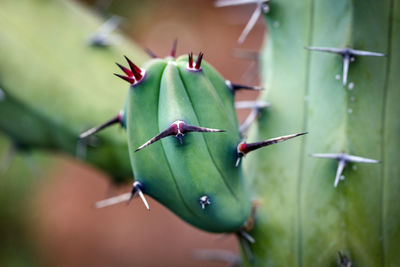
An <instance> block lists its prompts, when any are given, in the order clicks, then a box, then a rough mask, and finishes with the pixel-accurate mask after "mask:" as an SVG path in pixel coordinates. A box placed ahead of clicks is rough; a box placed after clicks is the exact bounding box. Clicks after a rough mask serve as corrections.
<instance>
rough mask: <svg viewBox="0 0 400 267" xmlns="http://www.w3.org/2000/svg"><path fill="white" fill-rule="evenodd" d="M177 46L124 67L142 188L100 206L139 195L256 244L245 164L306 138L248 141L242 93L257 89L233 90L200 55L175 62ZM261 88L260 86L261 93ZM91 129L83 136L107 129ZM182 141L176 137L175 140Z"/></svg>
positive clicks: (127, 119) (127, 114)
mask: <svg viewBox="0 0 400 267" xmlns="http://www.w3.org/2000/svg"><path fill="white" fill-rule="evenodd" d="M175 54H176V42H175V43H174V45H173V48H172V50H171V53H170V55H169V56H168V57H166V58H164V59H160V58H155V59H152V60H150V61H149V62H147V63H146V64H145V65H144V66H143V67H142V68H139V67H138V66H136V65H135V64H134V63H133V62H132V61H130V60H129V59H128V58H126V59H127V61H128V64H129V67H130V68H126V67H124V66H122V65H120V64H117V65H118V67H119V68H120V69H121V70H122V71H123V72H124V74H125V76H124V75H119V74H116V75H117V76H118V77H120V78H122V79H123V80H125V81H127V82H128V83H129V84H130V87H129V92H128V97H127V101H126V105H125V108H124V112H123V116H122V118H121V117H120V116H117V117H116V118H119V119H112V120H110V121H112V122H114V123H117V122H121V121H123V122H124V123H123V126H124V127H125V128H126V130H127V133H128V148H129V155H130V159H131V164H132V169H133V173H134V178H135V182H134V183H133V189H132V192H131V193H126V194H123V195H120V196H116V197H113V198H110V199H106V200H103V201H100V202H98V203H97V207H105V206H108V205H112V204H116V203H118V202H121V201H126V200H130V199H131V198H132V196H134V195H136V194H138V195H139V196H140V197H141V198H142V200H143V202H144V203H145V205H146V207H147V208H148V209H149V206H148V203H147V201H146V199H145V197H144V193H145V194H148V195H150V196H152V197H153V198H154V199H156V200H158V201H159V202H160V203H162V204H163V205H165V206H166V207H167V208H169V209H170V210H171V211H173V212H174V213H175V214H177V215H178V216H179V217H181V218H182V219H183V220H185V221H187V222H188V223H190V224H192V225H194V226H196V227H198V228H200V229H203V230H206V231H210V232H228V233H230V232H234V233H238V235H239V236H240V237H242V238H244V240H246V241H248V242H253V241H254V240H253V238H251V237H250V236H249V235H248V234H247V233H246V232H245V230H248V229H249V228H251V221H252V217H251V216H250V215H251V210H252V208H251V198H250V196H249V194H248V189H247V187H246V186H245V185H244V181H243V180H244V179H243V173H242V169H241V166H240V160H241V158H242V157H243V156H244V155H246V154H247V153H249V152H251V151H253V150H256V149H258V148H261V147H265V146H268V145H271V144H275V143H277V142H281V141H285V140H288V139H290V138H293V137H296V136H299V135H302V134H304V133H299V134H292V135H288V136H281V137H278V138H273V139H268V140H264V141H261V142H256V143H247V142H245V141H242V139H241V134H240V132H239V127H238V123H237V120H236V113H235V106H234V94H235V91H236V90H239V89H254V88H252V87H248V86H241V85H238V84H233V83H231V82H230V81H226V80H225V79H223V78H222V77H221V76H220V75H219V73H218V72H217V71H216V70H215V69H214V68H213V67H211V65H209V64H208V63H207V62H205V61H204V60H203V54H202V53H200V54H199V56H198V57H197V58H196V57H194V56H193V53H190V54H189V55H184V56H181V57H178V58H175ZM255 89H258V88H255ZM110 121H108V122H106V123H105V124H104V125H101V126H99V127H96V128H93V129H90V130H88V131H87V132H85V133H83V134H82V135H81V136H82V137H87V136H88V135H89V134H92V133H95V132H97V131H98V130H99V129H104V128H105V126H109V125H110ZM172 137H175V138H172Z"/></svg>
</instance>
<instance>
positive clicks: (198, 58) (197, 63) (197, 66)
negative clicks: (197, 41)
mask: <svg viewBox="0 0 400 267" xmlns="http://www.w3.org/2000/svg"><path fill="white" fill-rule="evenodd" d="M202 60H203V53H202V52H200V53H199V56H198V57H197V60H196V65H195V66H194V68H195V69H196V70H200V68H201V61H202Z"/></svg>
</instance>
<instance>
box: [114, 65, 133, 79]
mask: <svg viewBox="0 0 400 267" xmlns="http://www.w3.org/2000/svg"><path fill="white" fill-rule="evenodd" d="M115 64H117V66H118V67H119V68H120V69H121V70H122V71H123V72H124V73H125V74H126V75H128V77H132V76H133V73H132V71H131V70H130V69H128V68H125V67H124V66H122V65H120V64H118V63H115Z"/></svg>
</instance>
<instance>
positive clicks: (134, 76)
mask: <svg viewBox="0 0 400 267" xmlns="http://www.w3.org/2000/svg"><path fill="white" fill-rule="evenodd" d="M176 47H177V42H176V40H175V41H174V44H173V46H172V49H171V52H170V56H171V57H175V55H176ZM148 51H150V50H148ZM151 55H152V57H154V58H156V57H157V56H156V55H155V54H154V53H152V52H151ZM203 56H204V54H203V53H202V52H200V53H199V55H198V57H197V59H196V61H195V62H194V60H193V53H192V52H191V53H189V55H188V63H187V70H188V71H193V72H198V71H201V70H202V69H201V63H202V59H203ZM125 59H126V60H127V62H128V64H129V67H130V69H128V68H126V67H124V66H122V65H120V64H118V63H116V64H117V66H118V67H119V68H120V69H121V70H122V71H123V72H124V73H125V75H126V76H123V75H119V74H115V75H116V76H118V77H120V78H122V79H123V80H125V81H127V82H128V83H129V84H131V85H136V84H137V83H140V82H142V81H144V80H145V70H142V69H140V68H139V67H138V66H136V65H135V64H134V63H133V62H132V61H131V60H130V59H128V58H127V57H126V56H125ZM226 85H227V87H228V89H229V90H231V91H232V92H235V91H237V90H241V89H247V90H262V88H261V87H253V86H246V85H240V84H234V83H232V82H230V81H229V80H226ZM236 106H237V108H251V109H252V111H253V112H252V113H251V114H250V116H249V118H248V119H247V120H246V122H245V124H246V127H241V128H240V130H244V128H246V129H247V127H248V125H247V124H250V123H251V121H253V120H254V119H255V118H256V117H257V115H258V113H259V112H260V111H261V110H262V109H264V108H265V107H267V106H268V103H264V102H260V101H247V102H246V103H244V102H243V103H238V104H237V105H236ZM253 113H254V114H253ZM250 117H251V118H250ZM250 119H251V120H250ZM116 123H120V124H121V125H122V124H123V112H122V111H121V112H120V113H119V114H118V115H117V116H116V117H115V118H112V119H111V120H109V121H107V122H106V123H104V124H102V125H100V126H98V127H94V128H92V129H89V130H88V131H86V132H84V133H83V134H81V135H80V138H86V137H88V136H90V135H92V134H95V133H97V132H99V131H100V130H102V129H104V128H106V127H108V126H111V125H113V124H116ZM242 126H244V125H242ZM191 132H203V133H207V132H214V133H215V132H224V130H221V129H213V128H206V127H201V126H194V125H190V124H187V123H186V122H184V121H183V120H177V121H175V122H173V123H172V124H171V125H170V126H169V127H168V128H167V129H165V130H163V131H162V132H160V133H159V134H157V135H155V136H154V137H153V138H151V139H149V140H148V141H147V142H145V143H144V144H143V145H141V146H139V147H138V148H137V149H136V150H135V152H137V151H139V150H141V149H143V148H145V147H147V146H149V145H151V144H153V143H154V142H157V141H159V140H161V139H163V138H166V137H168V136H174V137H175V138H176V139H177V140H178V141H179V143H180V144H182V143H183V138H184V136H185V135H186V134H188V133H191ZM241 133H243V132H242V131H241ZM303 134H305V133H298V134H293V135H287V136H281V137H277V138H272V139H268V140H264V141H261V142H255V143H246V142H245V141H243V142H241V143H239V144H238V145H237V147H236V151H237V162H236V167H238V165H239V163H240V160H241V159H242V157H243V156H245V155H246V154H247V153H249V152H251V151H254V150H256V149H259V148H262V147H265V146H268V145H272V144H275V143H277V142H281V141H285V140H288V139H291V138H294V137H297V136H300V135H303ZM142 187H143V186H142V184H141V183H140V182H138V181H137V182H135V183H134V185H133V189H132V192H131V193H130V194H124V195H121V196H118V197H114V198H110V199H108V200H104V201H100V202H98V204H97V205H96V207H105V206H109V205H113V204H116V203H119V202H122V201H126V200H130V199H131V198H132V196H133V195H136V194H138V195H139V196H140V197H141V198H142V200H143V202H144V203H145V205H146V207H147V208H148V203H147V201H146V200H145V198H144V195H143V192H142ZM199 204H200V206H201V208H202V209H205V208H206V206H208V205H210V204H211V201H210V198H209V197H208V196H207V195H204V196H202V197H200V199H199Z"/></svg>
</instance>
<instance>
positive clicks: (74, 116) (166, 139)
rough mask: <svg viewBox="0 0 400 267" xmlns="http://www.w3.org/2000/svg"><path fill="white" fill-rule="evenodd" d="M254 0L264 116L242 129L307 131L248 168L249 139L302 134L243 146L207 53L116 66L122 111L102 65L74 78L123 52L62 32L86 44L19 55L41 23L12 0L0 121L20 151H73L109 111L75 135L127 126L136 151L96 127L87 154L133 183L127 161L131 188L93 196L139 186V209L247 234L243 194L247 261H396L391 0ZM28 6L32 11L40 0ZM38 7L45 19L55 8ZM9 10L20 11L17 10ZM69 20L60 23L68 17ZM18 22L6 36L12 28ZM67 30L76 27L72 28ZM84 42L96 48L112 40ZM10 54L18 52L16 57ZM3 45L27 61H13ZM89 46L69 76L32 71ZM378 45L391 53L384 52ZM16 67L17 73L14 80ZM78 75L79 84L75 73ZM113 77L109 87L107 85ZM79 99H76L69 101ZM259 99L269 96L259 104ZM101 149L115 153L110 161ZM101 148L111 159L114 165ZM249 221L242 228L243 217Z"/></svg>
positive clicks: (256, 133) (227, 93) (395, 57)
mask: <svg viewBox="0 0 400 267" xmlns="http://www.w3.org/2000/svg"><path fill="white" fill-rule="evenodd" d="M230 1H232V0H230ZM21 2H22V1H21ZM241 2H252V0H249V1H241ZM253 2H254V1H253ZM256 2H257V3H258V4H257V8H256V10H255V12H254V14H253V19H252V20H251V21H250V23H249V24H248V26H247V27H246V30H245V31H244V32H243V35H242V37H241V38H240V40H241V41H243V40H244V37H245V36H246V35H247V34H248V33H249V31H250V30H251V27H252V25H254V23H255V20H256V18H257V17H258V16H259V15H260V14H261V13H262V12H265V13H266V12H268V13H267V14H266V15H265V17H266V20H267V23H268V25H269V33H268V42H267V43H266V46H265V48H264V53H263V57H262V60H261V62H262V67H263V71H262V77H263V79H264V82H265V85H266V88H267V89H268V90H267V91H264V92H263V93H262V94H261V97H260V101H259V102H255V104H254V103H253V104H254V105H253V106H252V107H253V111H254V112H253V113H252V118H253V119H254V118H256V115H254V114H256V113H258V112H260V111H261V112H260V116H259V118H258V120H257V121H256V122H255V123H254V124H253V125H252V126H251V128H250V129H249V134H248V136H249V138H248V139H249V140H250V141H253V140H263V139H264V138H265V137H268V136H279V135H282V134H285V133H287V132H304V131H308V132H310V135H309V136H308V137H307V138H306V139H305V141H304V142H289V143H287V144H284V145H281V146H280V147H276V146H275V147H272V148H271V149H267V150H261V151H257V152H254V153H252V154H250V155H248V156H247V158H246V160H245V161H244V164H241V159H242V157H243V156H244V155H246V154H247V153H248V152H250V151H252V150H254V148H260V147H263V146H266V145H269V144H272V143H275V142H277V141H283V140H286V139H287V138H291V137H294V136H296V135H291V136H283V137H281V138H278V139H269V140H266V141H262V142H256V143H247V142H244V141H242V140H241V133H240V131H239V128H238V126H237V124H236V118H235V113H234V105H233V96H234V94H233V93H232V91H234V89H236V88H237V87H238V86H236V85H234V84H232V83H230V82H227V81H225V80H224V79H223V78H222V77H221V76H220V75H219V74H218V73H217V72H216V71H215V70H213V69H212V67H211V66H210V65H209V64H207V63H206V62H203V61H202V56H200V55H199V57H197V59H196V62H194V58H193V55H192V54H189V56H182V57H179V58H177V59H175V52H174V51H176V48H174V49H172V51H173V52H172V53H171V55H170V57H167V58H165V59H153V60H151V61H149V62H148V63H147V64H145V65H144V66H143V68H142V69H141V68H139V67H137V66H136V65H135V64H133V63H132V62H131V61H128V64H129V65H130V68H129V69H128V68H126V67H123V66H122V65H119V67H120V68H121V70H122V71H123V72H124V73H125V74H126V76H123V75H120V74H117V76H119V77H121V78H122V79H124V80H125V81H127V82H129V83H130V88H129V92H128V98H127V101H126V102H125V103H126V105H125V107H124V108H123V112H122V113H118V109H119V108H122V107H123V106H122V104H123V103H124V101H123V100H122V99H123V94H121V93H120V92H118V93H114V91H111V90H110V88H108V86H105V87H103V86H104V85H103V84H108V82H105V80H104V81H103V80H102V77H101V75H100V77H99V76H96V77H99V81H97V79H91V78H87V76H79V75H84V74H85V75H94V74H97V73H98V72H99V68H103V66H105V65H106V62H107V63H109V62H110V61H114V60H115V59H116V58H119V57H120V55H122V54H125V53H122V52H121V51H118V50H114V49H110V48H105V49H107V50H103V51H100V50H93V47H91V48H89V47H86V48H85V50H84V49H83V46H81V44H79V45H77V39H76V38H75V37H74V38H69V40H72V41H71V42H70V43H66V44H64V43H63V42H58V43H57V42H56V43H57V44H58V45H59V46H60V48H64V49H65V47H67V46H68V47H74V48H76V47H79V49H78V50H77V51H79V52H80V53H79V54H63V55H58V54H55V56H54V61H53V66H51V68H50V67H49V66H46V65H45V64H42V63H41V60H40V55H41V53H42V54H43V53H44V52H45V51H46V52H48V51H53V53H54V51H55V50H52V49H51V48H49V47H48V46H47V45H44V44H43V43H35V42H33V43H32V45H34V46H37V51H38V52H37V53H38V54H37V55H30V54H27V53H24V47H23V46H22V45H21V44H23V43H27V42H28V41H29V40H30V39H29V34H32V33H35V34H41V33H42V31H38V29H37V28H35V27H33V28H32V29H30V30H29V31H28V30H26V32H24V31H23V30H22V29H25V27H26V25H28V27H29V26H31V24H29V23H24V12H26V10H27V9H24V8H20V7H21V6H19V7H18V3H17V4H15V1H14V2H13V5H15V6H13V7H12V6H11V4H10V3H11V1H8V2H5V3H3V4H4V5H3V6H2V10H0V15H1V18H2V20H0V26H1V27H0V29H2V30H1V31H2V33H4V34H3V36H4V37H5V38H3V40H4V42H3V41H2V42H1V43H0V44H1V45H4V49H0V53H2V54H1V55H2V58H5V59H6V62H5V64H4V65H7V66H8V67H7V68H2V69H0V82H1V85H0V87H1V91H0V101H1V102H0V109H1V110H0V114H2V116H0V125H1V129H2V130H3V131H5V132H6V133H7V134H8V135H9V136H11V137H12V138H13V140H14V142H16V143H17V144H18V145H20V146H21V145H22V146H24V147H25V146H28V147H32V148H38V147H40V148H50V149H59V150H62V151H66V152H68V153H70V154H74V153H75V146H76V139H75V138H76V136H77V135H78V132H80V131H82V130H83V128H84V127H86V126H89V124H95V123H96V122H100V121H103V120H104V119H106V118H110V117H113V118H112V119H111V120H109V121H107V122H106V123H105V124H103V125H101V126H100V127H96V128H93V129H91V130H89V131H87V132H85V133H84V134H83V135H81V137H83V138H85V140H86V138H90V137H89V136H90V135H92V134H93V133H97V132H99V131H100V130H101V129H103V128H105V127H106V126H108V125H111V124H116V123H120V124H121V125H122V126H123V127H124V128H126V130H127V136H128V138H127V139H128V148H129V155H130V162H129V161H128V157H127V156H126V155H125V154H128V149H127V147H126V141H121V140H124V136H123V135H124V134H123V133H120V134H119V133H116V132H115V131H116V130H115V129H114V130H111V129H110V130H106V131H104V132H103V133H100V136H101V137H103V136H104V138H102V139H101V140H102V145H100V146H99V147H98V148H96V150H95V151H93V152H90V150H89V153H88V157H87V160H88V161H89V162H93V163H94V164H95V165H97V166H100V167H102V168H104V169H106V170H108V171H109V172H110V173H112V174H113V175H114V176H115V177H125V178H126V177H127V176H129V174H130V173H131V171H132V170H131V167H132V169H133V172H134V174H135V182H134V184H133V188H132V192H131V193H127V194H124V195H122V196H119V197H117V198H112V199H109V200H105V201H102V202H99V203H98V206H107V205H110V204H114V203H116V202H119V201H121V200H129V199H130V198H131V197H132V196H133V195H135V194H138V195H139V196H140V197H141V198H142V200H143V201H144V202H145V204H146V207H147V208H148V204H147V202H146V199H145V197H144V193H145V194H149V195H151V196H152V197H154V198H155V199H157V200H158V201H160V202H161V203H163V204H164V205H165V206H167V207H168V208H169V209H171V210H172V211H173V212H175V213H176V214H177V215H178V216H180V217H181V218H182V219H184V220H186V221H187V222H189V223H191V224H193V225H195V226H197V227H199V228H201V229H204V230H207V231H212V232H237V231H239V233H241V237H244V236H246V235H247V234H246V233H245V232H242V230H249V229H250V227H244V226H246V221H247V220H248V219H249V218H248V217H249V216H250V214H251V210H250V200H251V199H252V198H254V197H255V198H258V199H259V200H260V202H261V204H260V206H259V208H258V210H257V212H256V215H255V222H254V228H253V229H251V232H250V234H251V235H252V236H254V237H255V239H256V242H255V243H254V244H250V243H252V242H248V243H247V245H245V247H244V251H247V255H246V256H245V257H243V258H244V261H245V262H247V263H248V264H251V265H255V266H296V265H297V266H329V265H333V264H335V263H338V264H339V265H340V266H350V265H352V264H355V265H358V266H397V265H400V257H399V256H398V253H397V251H398V246H399V244H400V240H399V239H400V235H399V227H400V222H399V220H400V210H399V208H398V205H397V202H398V198H399V194H398V191H399V189H400V183H399V182H398V177H399V174H400V170H399V167H398V165H397V164H396V163H397V162H396V160H397V153H399V152H398V149H397V148H398V141H397V137H398V132H399V129H400V125H399V122H398V121H397V120H396V114H398V112H397V111H398V108H397V105H396V104H397V103H396V102H397V101H398V99H399V97H400V96H399V93H398V90H397V91H396V87H395V86H396V84H397V82H398V81H397V79H399V78H398V77H397V76H396V71H397V70H398V69H399V67H400V66H398V64H399V62H400V58H399V52H398V47H397V45H399V42H400V39H399V36H400V35H399V29H400V27H399V22H398V20H397V18H398V17H397V16H398V15H399V14H398V13H399V10H400V6H399V3H398V1H394V0H384V1H381V2H379V3H377V2H373V1H370V0H369V1H360V0H354V1H349V0H339V1H335V2H333V1H328V0H323V1H300V2H299V1H288V0H279V1H271V2H270V1H256ZM269 2H270V3H269ZM26 3H29V4H30V5H31V7H32V5H45V4H46V5H47V4H49V3H48V2H26V1H24V4H26ZM33 3H35V4H33ZM60 3H61V4H60ZM51 5H53V6H57V5H58V8H59V9H58V10H59V11H60V10H62V9H63V8H67V9H73V10H75V8H74V7H72V6H71V4H66V3H64V2H51ZM15 7H17V8H15ZM14 9H15V10H18V12H15V10H14ZM13 10H14V12H13ZM40 10H42V9H40ZM43 10H45V11H41V12H43V13H38V16H57V15H58V16H62V14H63V12H61V11H60V13H56V14H54V13H52V12H48V10H47V9H43ZM46 12H48V13H46ZM8 13H13V14H19V15H20V16H19V17H11V16H8ZM69 21H70V20H69ZM89 21H91V20H89ZM70 23H72V24H68V25H69V26H71V25H74V23H73V22H71V21H70ZM90 24H91V25H94V24H95V23H94V24H92V22H90ZM15 25H17V26H16V27H15V28H13V30H10V31H8V29H9V28H10V27H9V26H15ZM68 25H63V27H64V26H68ZM48 26H49V25H40V27H48ZM72 28H73V29H74V30H76V28H77V27H76V25H75V26H74V27H66V29H72ZM50 29H51V28H49V30H50ZM81 30H82V31H83V32H81V35H80V36H81V37H82V36H84V35H87V32H86V30H83V29H81ZM48 37H49V36H45V37H43V38H42V39H43V40H46V38H48ZM78 39H79V40H82V38H78ZM21 40H22V41H21ZM35 40H36V39H35ZM39 40H41V39H40V38H39ZM91 40H92V41H93V40H95V41H93V42H92V43H93V44H95V45H96V46H101V47H102V49H104V47H103V46H105V45H107V44H108V43H107V42H103V41H104V40H100V41H99V40H98V39H96V38H95V39H91ZM52 41H53V42H54V41H55V40H52ZM60 48H57V49H60ZM306 48H308V50H307V49H306ZM12 49H15V51H18V53H10V51H13V50H12ZM90 49H92V50H90ZM96 49H99V48H96ZM129 49H130V48H128V50H129ZM310 50H311V51H310ZM313 50H318V51H313ZM4 51H7V54H9V53H10V54H14V55H15V54H19V55H20V56H19V57H15V58H13V57H12V56H6V55H5V52H4ZM88 51H90V52H88ZM87 52H88V53H89V54H90V55H91V56H90V57H88V60H93V62H91V64H87V66H95V68H93V69H89V67H87V66H86V65H85V68H87V69H85V70H86V72H85V71H84V70H83V69H81V70H80V73H79V74H77V73H75V72H72V71H71V73H75V74H71V75H72V76H73V77H62V78H61V77H60V75H55V74H54V76H50V77H49V79H48V80H43V81H40V82H32V81H36V77H35V70H44V71H49V73H52V72H51V70H53V68H54V69H55V70H56V71H55V72H53V73H56V72H57V70H58V72H62V71H63V69H69V70H71V69H74V68H76V66H77V65H79V66H82V65H81V64H76V63H75V64H73V65H71V66H72V67H71V66H68V65H64V66H62V65H61V66H60V64H58V63H60V62H59V61H58V58H60V57H62V56H65V57H68V58H69V59H71V58H76V59H79V61H78V62H80V61H81V60H82V57H81V56H82V55H86V53H87ZM100 52H101V53H100ZM323 52H330V53H323ZM128 54H130V53H128ZM383 54H385V55H386V57H381V56H382V55H383ZM21 55H23V56H21ZM74 56H75V57H74ZM92 56H93V58H92ZM152 56H153V57H154V55H152ZM364 56H370V57H364ZM374 56H378V57H374ZM94 58H96V59H94ZM135 59H136V58H135ZM136 60H137V59H136ZM136 60H135V62H136V63H138V61H136ZM27 61H28V62H30V63H34V64H33V66H35V68H31V69H30V71H29V72H26V71H25V70H24V69H23V68H22V66H24V64H25V62H27ZM140 61H141V60H140V59H139V63H140ZM138 65H139V64H138ZM140 65H141V64H140ZM109 66H110V65H109ZM58 67H60V69H57V68H58ZM104 69H106V67H104ZM95 70H96V71H95ZM110 71H111V69H107V71H104V73H106V72H110ZM18 73H20V74H21V73H22V74H21V76H22V75H23V76H24V78H25V79H23V80H21V79H20V78H19V76H18V75H17V74H18ZM67 73H68V72H67ZM102 73H103V71H102ZM77 76H78V77H80V79H79V80H75V79H76V77H77ZM54 77H56V78H57V79H55V78H54ZM67 78H69V79H67ZM100 80H101V81H100ZM70 81H74V82H70ZM158 82H159V83H158ZM86 83H88V84H86ZM49 84H56V85H59V84H61V87H62V88H69V90H70V94H63V95H62V96H61V97H60V96H57V97H58V99H57V101H53V100H54V99H56V98H52V97H50V98H49V101H48V104H47V105H42V104H40V103H42V101H40V100H42V98H43V97H45V96H46V95H50V96H52V94H50V93H52V92H51V91H50V90H48V89H49V86H48V85H49ZM85 84H86V85H85ZM32 85H34V87H35V93H37V92H41V91H40V90H41V89H42V87H43V88H47V89H46V92H45V93H37V94H30V92H31V91H30V90H33V89H31V88H32ZM43 85H46V86H43ZM82 87H88V88H96V89H98V91H97V92H96V93H97V94H100V93H99V90H102V89H100V88H104V91H101V95H102V96H101V99H103V100H104V102H103V101H102V100H98V101H94V102H93V105H92V106H88V104H91V102H90V101H87V100H86V99H85V98H87V99H90V98H91V97H93V95H89V94H88V96H87V97H82V94H81V93H85V91H80V92H79V94H76V95H75V93H77V92H78V90H77V89H76V88H82ZM109 87H113V86H112V85H111V83H110V86H109ZM199 88H201V89H202V90H201V91H200V90H199ZM57 92H58V90H57ZM86 93H87V92H86ZM74 95H75V96H77V95H79V98H78V97H75V98H66V97H68V96H74ZM81 99H85V101H82V100H81ZM155 99H158V100H159V101H155ZM161 99H162V100H163V101H160V100H161ZM194 99H195V100H196V101H193V100H194ZM267 100H268V102H269V103H270V104H271V105H270V106H269V108H268V110H265V109H264V108H265V107H266V101H267ZM64 102H65V103H74V105H75V108H76V109H74V110H70V109H68V110H69V112H66V113H63V112H61V114H59V113H57V112H55V111H58V110H59V109H58V107H59V106H62V104H64ZM83 104H84V105H83ZM83 106H85V109H83ZM60 110H61V109H60ZM61 111H65V110H61ZM85 111H87V112H85ZM160 111H161V112H160ZM89 113H90V114H89ZM4 114H7V117H6V116H5V115H4ZM117 114H118V115H117ZM25 116H27V117H28V118H29V119H31V120H32V121H33V125H34V126H33V127H32V126H28V127H27V126H26V125H18V124H16V123H14V122H15V121H18V120H19V119H20V118H21V117H22V118H23V117H25ZM79 118H80V119H79ZM10 121H11V122H13V123H10ZM60 121H62V123H61V122H60ZM249 121H250V120H249ZM69 122H70V123H69ZM245 126H246V127H241V129H242V130H243V131H244V130H246V129H247V128H248V127H247V126H248V123H246V125H245ZM208 127H210V128H208ZM27 129H29V132H28V131H27ZM112 131H114V132H112ZM108 136H109V137H108ZM173 136H174V137H176V138H177V139H178V140H174V139H173ZM121 148H123V149H122V150H121ZM206 148H207V149H206ZM110 151H111V152H112V154H111V155H115V156H110V154H108V153H109V152H110ZM316 157H319V158H324V159H319V158H316ZM110 158H114V159H115V161H112V162H110ZM326 158H328V159H326ZM378 162H380V163H379V164H377V163H378ZM368 163H373V164H368ZM235 165H236V167H235ZM242 165H244V166H242ZM154 166H157V167H154ZM242 167H243V169H242ZM226 177H228V178H229V180H228V179H226ZM246 184H247V185H246ZM229 188H231V192H229V191H230V190H229ZM248 188H249V189H250V191H251V192H250V196H249V194H248V193H247V189H248ZM208 192H211V193H208ZM250 217H251V216H250ZM251 219H252V218H250V221H248V223H247V226H248V225H252V220H251ZM248 241H251V237H250V238H249V237H248ZM244 244H245V243H244ZM246 246H248V247H246ZM250 255H253V257H249V256H250Z"/></svg>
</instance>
